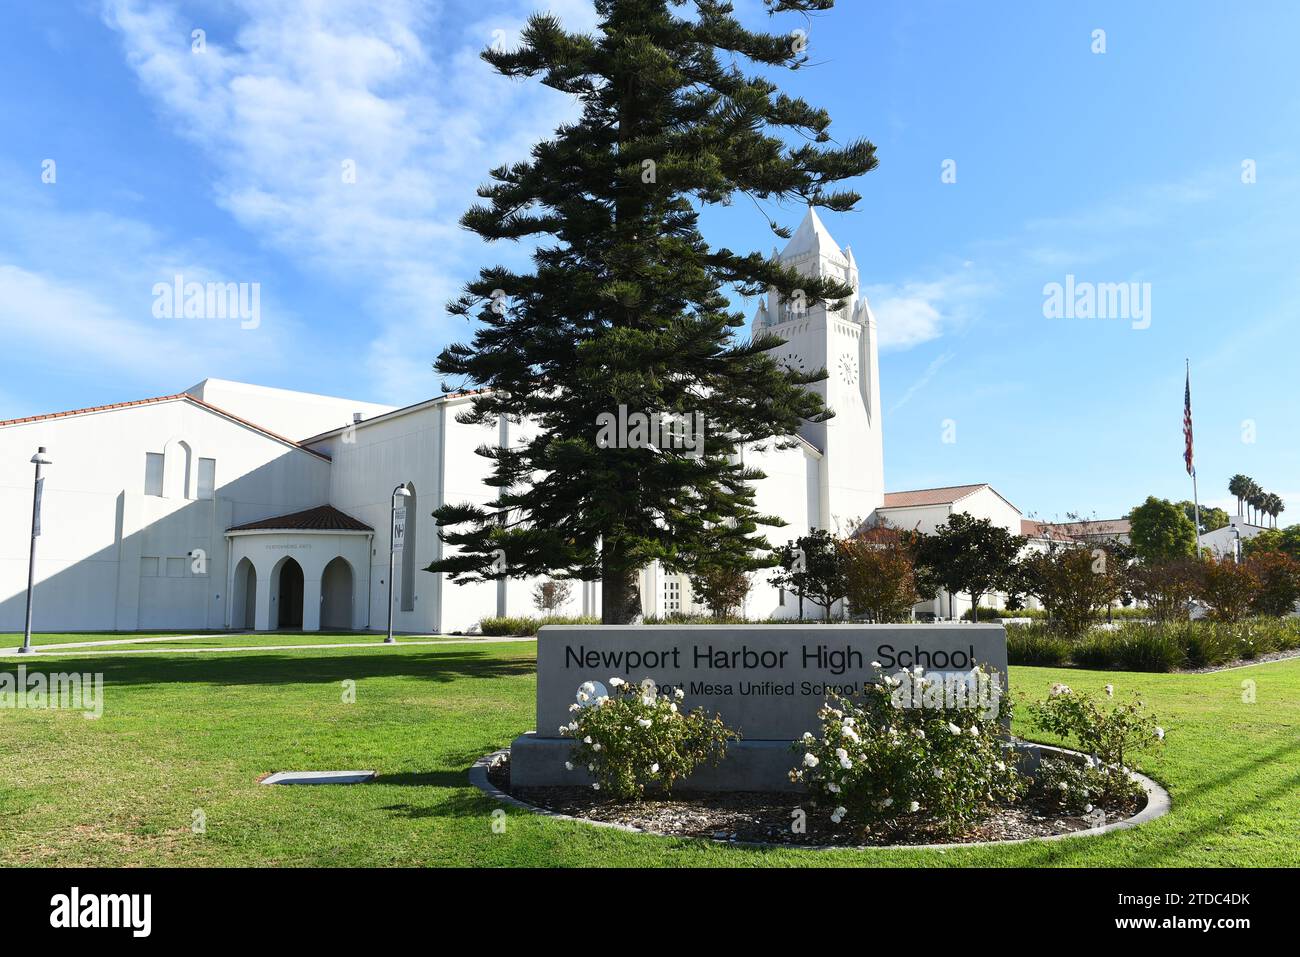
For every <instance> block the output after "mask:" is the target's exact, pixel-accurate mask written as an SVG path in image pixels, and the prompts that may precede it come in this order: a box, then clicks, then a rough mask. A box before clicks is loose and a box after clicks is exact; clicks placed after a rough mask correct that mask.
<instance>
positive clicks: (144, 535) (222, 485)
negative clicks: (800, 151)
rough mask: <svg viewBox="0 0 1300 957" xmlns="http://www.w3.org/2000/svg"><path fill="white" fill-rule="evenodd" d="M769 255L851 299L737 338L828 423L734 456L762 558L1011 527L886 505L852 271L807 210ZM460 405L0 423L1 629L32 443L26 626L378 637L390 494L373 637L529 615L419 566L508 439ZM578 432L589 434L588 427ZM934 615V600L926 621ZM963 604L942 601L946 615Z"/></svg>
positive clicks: (944, 498)
mask: <svg viewBox="0 0 1300 957" xmlns="http://www.w3.org/2000/svg"><path fill="white" fill-rule="evenodd" d="M781 256H782V258H783V259H784V260H785V261H786V262H788V263H790V264H791V265H793V266H795V267H796V268H797V269H798V270H799V271H800V272H802V273H803V274H805V275H808V276H817V275H833V276H835V277H836V278H838V279H840V280H842V281H844V282H846V283H847V284H848V285H850V286H851V287H852V288H853V290H854V293H855V295H854V299H853V306H852V308H851V309H847V310H843V311H841V312H839V313H836V312H831V311H829V310H828V309H827V308H826V307H825V306H824V305H823V304H821V303H818V302H808V303H804V302H803V301H802V299H801V297H792V299H791V300H789V301H787V300H784V299H782V298H781V297H780V296H778V295H777V294H776V293H775V292H773V293H770V294H769V295H768V296H766V297H764V302H763V303H762V305H761V306H760V308H759V310H758V314H757V315H756V317H755V320H754V324H755V329H756V330H766V329H771V330H772V331H774V332H776V333H778V334H779V335H781V336H782V337H783V338H785V339H786V340H787V344H786V345H785V346H784V347H782V348H781V349H780V350H779V356H780V358H781V359H782V360H783V361H785V362H787V363H789V364H790V365H792V366H793V367H796V368H803V369H817V368H823V367H824V368H826V369H827V370H828V372H829V378H828V379H827V380H825V381H824V382H821V383H819V384H818V385H817V386H816V388H817V390H818V391H819V392H820V393H821V394H822V395H823V396H824V398H825V399H826V401H827V403H828V404H829V405H830V406H831V408H832V409H833V410H834V411H835V413H836V415H835V417H834V418H832V419H830V420H829V421H827V422H825V423H807V424H806V425H805V427H804V428H803V430H802V431H801V433H800V435H799V436H797V437H795V438H794V441H793V442H792V443H791V447H788V448H784V449H778V448H776V447H775V445H774V444H771V443H769V444H768V445H767V446H766V447H764V448H762V449H759V448H749V449H745V450H743V455H744V456H745V457H746V459H747V461H748V463H749V464H752V465H754V466H757V467H758V468H760V469H761V470H762V471H763V472H765V473H766V475H767V478H766V479H764V480H762V481H761V482H759V483H758V485H757V488H756V499H757V506H758V509H759V511H760V512H763V513H768V514H774V515H779V516H781V517H782V518H783V519H784V520H785V521H786V522H787V523H788V524H787V526H786V527H785V528H780V529H772V530H769V533H768V537H769V539H770V540H771V541H773V542H774V543H779V542H784V541H786V540H787V539H791V538H794V537H797V536H798V535H801V534H804V533H806V532H807V531H809V530H810V529H812V528H829V529H831V530H835V531H841V532H847V531H849V530H851V529H852V528H853V527H855V525H856V523H858V522H861V521H882V520H883V521H888V522H889V523H890V524H892V525H895V526H898V527H903V528H914V527H919V528H921V530H923V531H932V530H933V529H934V527H936V526H937V525H938V524H940V523H941V522H943V521H944V520H945V519H946V518H947V516H948V515H949V514H951V513H952V512H954V511H968V512H970V513H971V514H974V515H976V516H979V517H989V518H992V519H993V520H994V521H996V522H998V523H999V524H1003V525H1005V526H1006V527H1007V528H1008V529H1009V530H1011V531H1013V532H1016V533H1019V532H1020V531H1021V522H1022V518H1021V515H1020V513H1019V511H1018V510H1017V509H1016V508H1015V507H1014V506H1013V505H1011V504H1010V503H1009V502H1007V501H1006V500H1005V499H1003V498H1002V497H1001V496H1000V495H998V494H997V492H995V491H994V490H993V489H992V488H990V487H989V486H988V485H964V486H953V487H949V488H944V489H928V490H920V491H911V492H894V493H888V494H887V493H886V492H885V487H884V455H883V443H882V421H881V407H880V371H879V361H878V356H877V352H878V342H877V327H876V319H875V317H874V315H873V314H872V312H871V308H870V306H869V305H868V303H867V302H866V301H865V299H861V298H860V297H859V296H858V295H857V290H858V282H859V280H858V268H857V264H856V262H855V261H854V258H853V254H852V252H851V251H849V250H841V249H840V247H839V246H838V245H836V243H835V241H834V240H833V239H832V238H831V236H830V234H829V233H828V232H827V231H826V229H825V227H824V226H823V224H822V223H821V221H820V219H819V218H818V217H817V215H816V213H815V212H811V211H810V212H809V213H808V215H807V216H806V218H805V219H804V221H803V223H802V224H801V225H800V227H799V229H798V231H797V232H796V233H795V234H794V236H793V237H792V238H791V240H790V242H789V244H788V245H787V246H786V248H785V250H783V251H782V253H781ZM471 401H472V396H469V395H453V396H444V397H439V398H435V399H430V400H428V401H426V402H421V403H417V404H415V405H412V406H408V407H405V408H393V407H391V406H385V405H379V404H376V403H370V402H364V401H358V400H355V399H348V398H338V397H333V396H323V395H313V394H308V393H302V392H293V391H289V390H284V389H274V388H268V387H264V386H255V385H249V384H246V383H239V382H230V381H226V380H221V379H206V380H204V381H203V382H200V383H199V384H197V385H195V386H193V387H191V388H189V389H187V390H186V391H184V392H180V393H176V394H174V395H167V396H161V397H158V398H151V399H143V400H139V401H135V402H123V403H117V404H113V405H104V406H98V407H94V408H87V409H79V410H74V411H70V412H59V413H53V414H50V415H41V416H33V417H29V418H24V419H11V420H8V421H2V422H0V631H15V630H21V628H22V620H23V612H24V601H25V589H26V579H27V558H28V531H29V527H30V522H31V501H32V466H31V465H30V464H29V460H30V458H31V455H32V453H33V452H35V450H36V449H37V447H39V446H45V447H47V448H48V449H49V452H48V455H49V457H50V458H51V459H52V460H53V463H54V464H53V465H52V466H49V467H48V468H47V469H46V471H45V474H46V478H45V486H44V505H43V509H42V516H43V520H42V535H41V538H40V540H39V551H38V562H37V569H36V579H37V586H36V616H35V621H36V628H37V630H40V631H136V630H150V629H159V630H172V629H195V630H199V629H226V628H231V629H258V630H267V629H279V628H299V627H301V628H303V629H305V630H315V629H319V628H339V629H358V630H360V629H383V628H384V627H386V624H387V598H388V556H389V549H390V542H389V535H390V529H389V508H390V498H391V495H392V493H393V490H394V488H395V487H397V486H399V485H401V486H404V487H405V488H406V489H407V490H408V491H409V492H410V496H409V498H407V499H406V500H405V505H406V506H407V515H408V520H407V525H406V543H405V547H404V548H403V550H402V552H401V553H400V555H399V557H398V560H397V563H396V569H395V575H394V582H393V585H394V602H393V605H394V627H395V629H396V630H398V631H401V632H407V633H431V632H451V631H467V630H470V629H472V628H473V626H475V625H476V624H477V622H478V621H479V620H480V619H482V618H483V617H485V616H488V615H504V614H511V615H528V614H536V609H535V608H534V606H533V602H532V591H533V588H534V586H535V585H536V580H532V581H519V580H509V581H501V582H489V583H477V584H469V585H455V584H452V583H450V582H449V581H447V580H446V577H445V576H444V575H440V574H439V575H435V574H431V573H428V572H425V571H423V569H424V568H425V567H426V566H428V565H429V564H430V563H431V562H433V561H435V560H437V559H439V558H440V557H442V552H443V547H444V546H443V545H442V543H441V542H440V541H439V539H438V535H437V529H436V527H435V525H434V522H433V519H432V517H431V513H432V512H433V510H434V509H435V508H437V507H438V506H440V505H442V504H444V503H459V502H464V501H474V502H486V501H488V500H490V499H491V498H492V496H493V490H492V489H491V488H489V487H488V486H487V485H485V484H484V479H485V478H486V477H487V474H488V471H489V468H490V463H489V462H488V460H486V459H484V458H483V457H481V456H478V455H476V454H474V450H475V449H476V448H477V447H478V446H480V445H482V444H485V443H488V444H490V443H509V442H512V441H518V439H519V437H520V436H521V435H526V434H527V432H528V426H527V425H523V426H518V425H512V424H510V423H508V422H505V421H501V422H499V423H497V424H495V425H493V426H490V427H489V426H468V425H464V424H462V423H459V422H457V421H456V416H457V414H458V413H459V412H461V411H463V410H464V409H465V407H466V406H467V405H468V404H469V403H470V402H471ZM593 428H594V424H593ZM641 595H642V606H643V610H644V611H645V612H646V613H647V614H665V613H671V612H675V611H691V610H694V608H693V603H692V601H691V596H690V587H689V583H688V582H687V581H686V580H685V579H684V578H683V577H681V576H678V575H669V574H666V573H665V572H664V570H662V569H660V568H657V567H651V568H647V569H645V570H644V572H643V574H642V581H641ZM946 607H947V605H946V600H944V599H940V601H939V602H936V605H935V608H934V611H936V612H939V613H942V610H941V609H946ZM965 607H966V606H965V605H962V604H961V602H960V600H959V601H958V602H957V603H956V605H955V610H956V612H957V613H958V614H960V613H961V611H962V610H964V608H965ZM564 610H565V611H566V612H568V613H584V614H593V615H595V614H599V612H600V608H599V585H598V584H597V583H590V584H585V585H584V584H581V583H575V587H574V591H573V595H572V598H571V600H570V604H569V607H568V608H566V609H564ZM744 610H745V613H746V614H748V615H751V616H778V617H793V616H794V615H796V614H797V607H796V603H795V602H794V600H793V599H791V598H789V597H788V596H786V595H784V594H782V592H781V591H780V590H779V589H777V588H775V587H773V586H772V585H770V584H769V583H768V581H767V576H766V575H762V576H759V580H757V581H756V582H755V585H754V588H753V590H752V591H751V593H750V595H749V597H748V598H747V600H746V603H745V609H744Z"/></svg>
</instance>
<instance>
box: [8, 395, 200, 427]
mask: <svg viewBox="0 0 1300 957" xmlns="http://www.w3.org/2000/svg"><path fill="white" fill-rule="evenodd" d="M187 398H190V399H192V398H193V396H191V395H188V394H187V393H184V392H178V393H176V394H175V395H160V396H157V397H156V398H153V399H135V400H134V401H132V402H114V403H113V404H112V405H92V406H90V407H89V408H85V409H69V410H68V411H67V412H47V413H46V414H44V415H29V416H26V417H24V418H21V419H4V420H3V421H0V426H5V425H22V424H23V423H24V422H40V421H43V420H45V419H62V418H66V417H67V416H70V415H85V414H87V413H89V412H107V411H109V410H110V409H129V408H131V406H135V405H154V404H155V403H158V402H175V401H176V400H177V399H187Z"/></svg>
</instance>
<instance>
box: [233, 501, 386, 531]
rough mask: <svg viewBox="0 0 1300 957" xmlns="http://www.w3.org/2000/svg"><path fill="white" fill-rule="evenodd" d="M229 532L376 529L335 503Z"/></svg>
mask: <svg viewBox="0 0 1300 957" xmlns="http://www.w3.org/2000/svg"><path fill="white" fill-rule="evenodd" d="M226 531H228V532H269V531H286V532H288V531H296V532H302V531H311V532H373V531H374V529H373V528H371V527H370V526H369V525H367V524H366V523H365V522H361V521H358V520H357V519H355V518H353V517H352V516H351V515H349V514H347V513H346V512H340V511H339V510H338V509H337V508H335V507H334V506H333V505H317V506H316V507H315V508H308V509H304V510H303V511H301V512H291V513H289V514H288V515H276V516H275V517H274V518H263V519H259V520H258V521H256V522H246V523H245V524H243V525H236V526H234V527H233V528H228V529H226Z"/></svg>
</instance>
